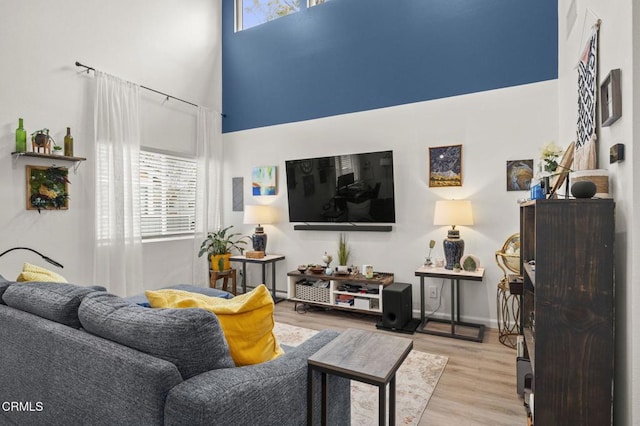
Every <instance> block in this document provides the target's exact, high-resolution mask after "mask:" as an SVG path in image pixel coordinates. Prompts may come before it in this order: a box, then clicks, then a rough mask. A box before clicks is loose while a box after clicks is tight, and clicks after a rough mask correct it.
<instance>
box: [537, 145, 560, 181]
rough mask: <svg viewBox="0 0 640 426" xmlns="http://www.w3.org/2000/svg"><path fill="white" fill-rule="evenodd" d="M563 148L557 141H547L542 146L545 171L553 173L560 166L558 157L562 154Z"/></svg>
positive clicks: (541, 153) (541, 156)
mask: <svg viewBox="0 0 640 426" xmlns="http://www.w3.org/2000/svg"><path fill="white" fill-rule="evenodd" d="M562 152H563V150H562V148H560V147H559V146H558V145H557V144H556V143H555V142H553V141H551V142H547V143H545V144H544V145H542V148H540V159H541V160H542V161H543V169H544V171H545V172H547V173H549V174H552V173H553V172H555V171H556V169H557V168H558V158H560V155H562Z"/></svg>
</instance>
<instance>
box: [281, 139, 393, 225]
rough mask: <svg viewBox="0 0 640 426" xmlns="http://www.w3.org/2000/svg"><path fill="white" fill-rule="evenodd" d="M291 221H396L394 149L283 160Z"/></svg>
mask: <svg viewBox="0 0 640 426" xmlns="http://www.w3.org/2000/svg"><path fill="white" fill-rule="evenodd" d="M285 169H286V174H287V195H288V200H289V221H290V222H338V223H339V222H350V223H360V222H367V223H371V222H373V223H394V222H395V220H396V215H395V203H394V186H393V151H380V152H367V153H361V154H345V155H336V156H333V157H319V158H305V159H300V160H288V161H286V162H285Z"/></svg>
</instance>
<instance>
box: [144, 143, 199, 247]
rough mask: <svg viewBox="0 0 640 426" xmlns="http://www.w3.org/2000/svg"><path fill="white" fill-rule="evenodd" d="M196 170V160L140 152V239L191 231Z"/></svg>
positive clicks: (189, 232) (192, 227) (192, 226)
mask: <svg viewBox="0 0 640 426" xmlns="http://www.w3.org/2000/svg"><path fill="white" fill-rule="evenodd" d="M196 170H197V162H196V160H193V159H189V158H183V157H178V156H173V155H167V154H162V153H157V152H152V151H146V150H141V151H140V226H141V235H142V238H150V237H163V236H173V235H181V234H192V233H193V232H194V230H195V215H196Z"/></svg>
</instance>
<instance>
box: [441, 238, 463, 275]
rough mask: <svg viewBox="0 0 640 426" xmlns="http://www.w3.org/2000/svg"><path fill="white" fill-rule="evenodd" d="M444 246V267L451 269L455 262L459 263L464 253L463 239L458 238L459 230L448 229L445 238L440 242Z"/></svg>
mask: <svg viewBox="0 0 640 426" xmlns="http://www.w3.org/2000/svg"><path fill="white" fill-rule="evenodd" d="M442 244H443V246H444V258H445V259H446V261H447V264H446V265H445V269H449V270H452V269H453V266H454V265H455V264H456V263H460V258H461V257H462V255H463V254H464V240H461V239H460V231H458V230H455V229H453V230H450V231H449V232H448V233H447V239H446V240H444V241H443V242H442Z"/></svg>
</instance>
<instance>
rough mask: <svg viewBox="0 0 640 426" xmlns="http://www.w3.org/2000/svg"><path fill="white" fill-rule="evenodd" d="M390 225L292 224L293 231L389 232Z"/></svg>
mask: <svg viewBox="0 0 640 426" xmlns="http://www.w3.org/2000/svg"><path fill="white" fill-rule="evenodd" d="M392 229H393V228H392V227H391V225H352V224H315V225H309V224H304V225H293V230H294V231H341V232H342V231H368V232H391V230H392Z"/></svg>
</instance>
